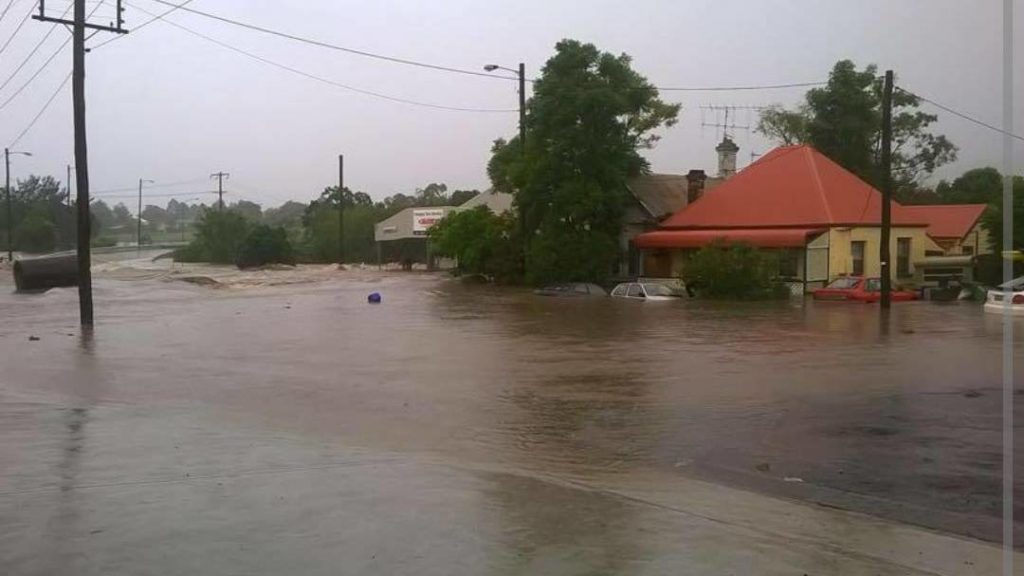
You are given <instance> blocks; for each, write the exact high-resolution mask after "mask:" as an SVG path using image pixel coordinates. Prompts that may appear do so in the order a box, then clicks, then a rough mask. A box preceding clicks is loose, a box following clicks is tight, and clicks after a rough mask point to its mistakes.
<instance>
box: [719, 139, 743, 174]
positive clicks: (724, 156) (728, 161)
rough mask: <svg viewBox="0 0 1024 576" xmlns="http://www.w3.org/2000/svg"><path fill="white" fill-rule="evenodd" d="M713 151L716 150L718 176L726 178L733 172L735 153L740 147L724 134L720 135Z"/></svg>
mask: <svg viewBox="0 0 1024 576" xmlns="http://www.w3.org/2000/svg"><path fill="white" fill-rule="evenodd" d="M715 151H716V152H718V177H719V178H728V177H730V176H732V175H733V174H735V173H736V153H737V152H739V151H740V147H739V146H737V145H736V143H735V142H733V141H732V138H729V135H728V134H726V135H724V136H722V141H721V142H719V144H718V146H715Z"/></svg>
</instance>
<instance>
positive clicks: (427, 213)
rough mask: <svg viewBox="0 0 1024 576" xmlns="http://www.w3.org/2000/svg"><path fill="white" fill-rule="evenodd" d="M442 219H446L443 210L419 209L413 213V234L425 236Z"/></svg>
mask: <svg viewBox="0 0 1024 576" xmlns="http://www.w3.org/2000/svg"><path fill="white" fill-rule="evenodd" d="M442 218H444V210H443V209H441V208H417V209H415V210H413V211H412V233H413V234H425V233H426V231H427V230H429V229H430V227H431V226H433V225H434V224H437V223H438V222H440V221H441V219H442Z"/></svg>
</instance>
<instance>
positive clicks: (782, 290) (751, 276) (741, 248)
mask: <svg viewBox="0 0 1024 576" xmlns="http://www.w3.org/2000/svg"><path fill="white" fill-rule="evenodd" d="M683 281H684V282H686V285H687V287H689V288H692V289H694V290H695V291H697V293H698V294H700V295H701V296H704V297H707V298H721V299H731V300H763V299H768V298H783V297H787V296H788V295H789V290H788V288H786V286H785V284H783V283H781V282H780V281H779V261H778V258H777V257H776V255H775V254H772V253H770V252H765V251H761V250H758V249H756V248H754V247H752V246H750V245H748V244H726V243H724V242H714V243H712V244H710V245H708V246H705V247H703V248H701V249H700V250H698V251H697V252H696V253H694V254H693V255H692V256H691V257H690V259H689V260H687V262H686V266H685V269H684V271H683Z"/></svg>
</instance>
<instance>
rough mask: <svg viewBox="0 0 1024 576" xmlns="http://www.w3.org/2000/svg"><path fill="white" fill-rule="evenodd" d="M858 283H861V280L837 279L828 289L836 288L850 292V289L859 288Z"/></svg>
mask: <svg viewBox="0 0 1024 576" xmlns="http://www.w3.org/2000/svg"><path fill="white" fill-rule="evenodd" d="M858 282H860V279H859V278H852V277H849V276H846V277H843V278H836V279H835V280H833V281H832V283H831V284H829V285H828V288H835V289H837V290H849V289H850V288H853V287H855V286H857V283H858Z"/></svg>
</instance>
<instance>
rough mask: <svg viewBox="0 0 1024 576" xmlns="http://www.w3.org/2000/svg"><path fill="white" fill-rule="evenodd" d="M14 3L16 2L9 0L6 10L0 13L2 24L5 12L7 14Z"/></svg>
mask: <svg viewBox="0 0 1024 576" xmlns="http://www.w3.org/2000/svg"><path fill="white" fill-rule="evenodd" d="M16 1H17V0H11V1H10V2H8V3H7V7H6V8H4V11H3V12H0V22H3V21H4V17H5V16H7V12H8V11H9V10H10V9H11V6H14V3H15V2H16Z"/></svg>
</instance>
